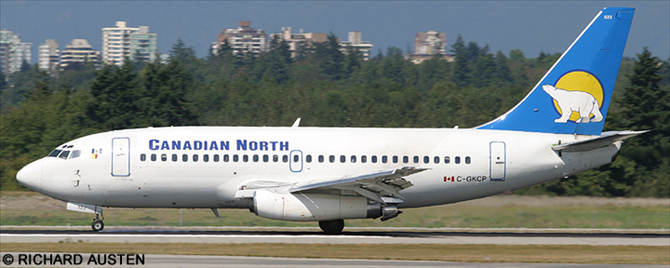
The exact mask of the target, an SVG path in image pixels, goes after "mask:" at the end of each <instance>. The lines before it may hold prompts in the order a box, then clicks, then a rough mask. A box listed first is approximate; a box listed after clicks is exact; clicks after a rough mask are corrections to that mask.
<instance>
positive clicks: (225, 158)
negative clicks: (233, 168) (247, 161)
mask: <svg viewBox="0 0 670 268" xmlns="http://www.w3.org/2000/svg"><path fill="white" fill-rule="evenodd" d="M228 161H230V156H229V155H227V154H224V155H223V162H226V163H228Z"/></svg>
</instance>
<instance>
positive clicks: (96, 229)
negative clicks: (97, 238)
mask: <svg viewBox="0 0 670 268" xmlns="http://www.w3.org/2000/svg"><path fill="white" fill-rule="evenodd" d="M91 229H93V231H94V232H100V231H102V229H105V223H103V222H102V221H101V220H99V219H95V220H93V223H91Z"/></svg>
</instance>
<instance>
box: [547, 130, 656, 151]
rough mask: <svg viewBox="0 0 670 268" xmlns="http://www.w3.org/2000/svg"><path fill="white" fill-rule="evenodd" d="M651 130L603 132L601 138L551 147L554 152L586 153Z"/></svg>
mask: <svg viewBox="0 0 670 268" xmlns="http://www.w3.org/2000/svg"><path fill="white" fill-rule="evenodd" d="M648 131H649V130H644V131H630V130H626V131H608V132H603V134H602V135H601V136H599V137H596V138H592V139H588V140H581V141H576V142H570V143H564V144H559V145H554V146H553V147H551V149H552V150H554V151H557V152H564V153H572V152H586V151H591V150H595V149H598V148H602V147H605V146H609V145H610V144H612V143H614V142H617V141H622V140H625V139H628V138H632V137H635V136H637V135H640V134H643V133H646V132H648Z"/></svg>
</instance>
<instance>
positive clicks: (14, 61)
mask: <svg viewBox="0 0 670 268" xmlns="http://www.w3.org/2000/svg"><path fill="white" fill-rule="evenodd" d="M14 37H15V38H14V45H13V46H12V48H11V49H10V53H9V61H10V62H11V63H10V66H9V72H10V73H13V72H18V71H20V70H21V66H23V63H24V62H25V63H27V64H30V62H31V61H32V60H33V43H24V42H21V39H20V38H19V37H18V36H14Z"/></svg>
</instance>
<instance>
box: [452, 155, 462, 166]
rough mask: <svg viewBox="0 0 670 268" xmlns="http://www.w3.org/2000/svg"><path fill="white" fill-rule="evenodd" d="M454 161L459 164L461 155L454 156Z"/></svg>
mask: <svg viewBox="0 0 670 268" xmlns="http://www.w3.org/2000/svg"><path fill="white" fill-rule="evenodd" d="M454 163H456V164H460V163H461V157H460V156H457V157H454Z"/></svg>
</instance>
